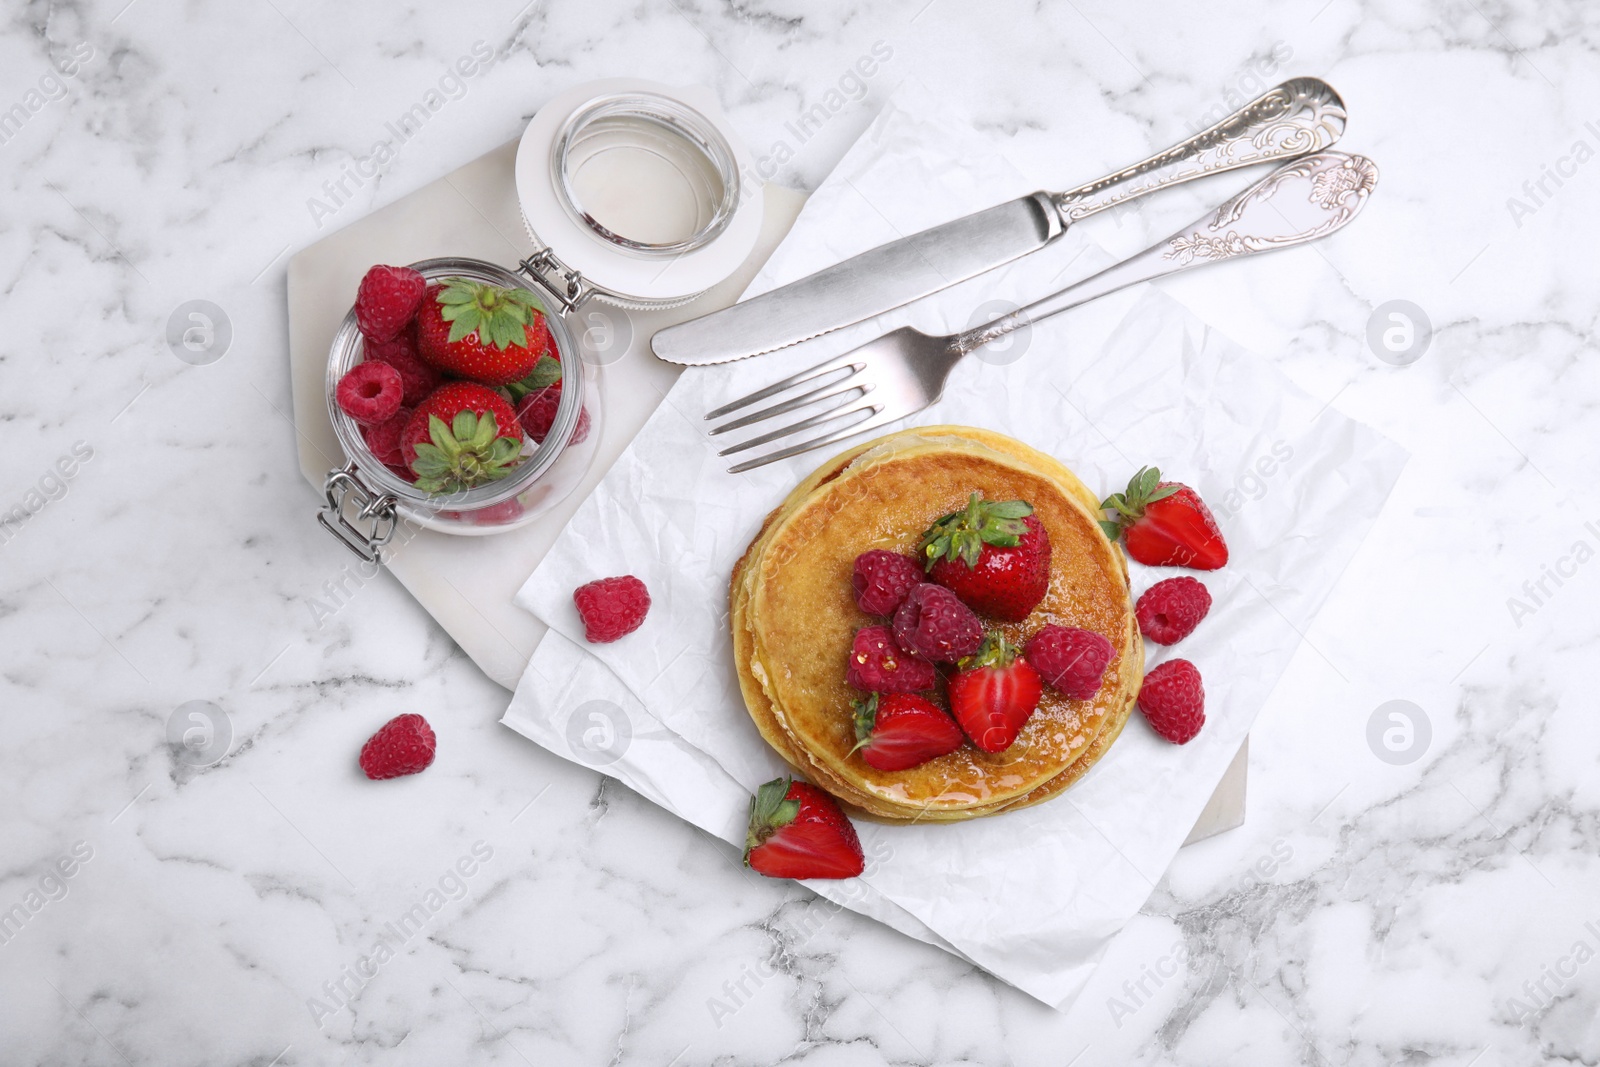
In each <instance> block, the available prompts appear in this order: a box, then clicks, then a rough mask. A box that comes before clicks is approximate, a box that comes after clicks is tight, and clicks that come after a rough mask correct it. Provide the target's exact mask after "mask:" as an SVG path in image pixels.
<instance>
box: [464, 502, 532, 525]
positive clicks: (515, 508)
mask: <svg viewBox="0 0 1600 1067" xmlns="http://www.w3.org/2000/svg"><path fill="white" fill-rule="evenodd" d="M527 510H528V509H527V508H525V507H523V506H522V501H520V500H518V499H517V498H516V497H512V498H511V499H510V500H502V501H500V503H498V504H492V505H490V506H489V507H486V508H479V509H478V510H477V511H472V512H468V513H467V518H468V519H469V520H470V521H471V522H472V524H473V525H474V526H505V525H506V524H508V523H513V522H516V521H517V520H518V519H520V518H522V516H523V515H524V514H525V513H526V512H527Z"/></svg>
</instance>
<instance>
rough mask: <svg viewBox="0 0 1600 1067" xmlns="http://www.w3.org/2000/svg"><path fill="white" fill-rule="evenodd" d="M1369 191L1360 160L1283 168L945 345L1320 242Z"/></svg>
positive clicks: (1372, 177) (1318, 158)
mask: <svg viewBox="0 0 1600 1067" xmlns="http://www.w3.org/2000/svg"><path fill="white" fill-rule="evenodd" d="M1377 184H1378V168H1377V167H1376V166H1375V165H1374V164H1373V162H1372V160H1370V159H1368V158H1367V157H1365V156H1350V155H1345V154H1344V153H1343V152H1319V153H1317V154H1316V155H1313V156H1307V157H1305V158H1304V159H1297V160H1295V161H1294V162H1292V163H1285V164H1284V165H1283V166H1281V167H1279V168H1278V169H1277V170H1275V171H1273V172H1272V173H1271V174H1268V175H1267V176H1266V177H1265V178H1263V179H1261V180H1260V181H1259V182H1257V183H1256V184H1254V185H1252V186H1251V187H1250V188H1248V189H1246V190H1245V191H1244V192H1242V193H1240V194H1239V195H1238V196H1235V197H1234V198H1233V199H1231V200H1229V201H1228V202H1227V203H1225V204H1223V205H1222V206H1221V207H1219V208H1217V209H1216V210H1215V211H1211V212H1208V213H1207V214H1206V215H1205V217H1203V218H1201V219H1199V220H1198V221H1196V222H1195V223H1193V224H1192V225H1189V226H1185V227H1184V228H1183V229H1181V230H1179V231H1178V232H1177V233H1175V234H1173V235H1172V236H1171V237H1169V238H1167V239H1166V240H1165V241H1158V242H1156V243H1155V244H1153V245H1151V246H1150V247H1149V248H1147V249H1145V250H1144V251H1143V252H1140V253H1138V254H1137V255H1133V256H1129V257H1128V258H1127V259H1125V260H1123V261H1122V262H1121V263H1117V264H1115V265H1113V266H1110V267H1107V268H1106V269H1105V270H1103V271H1101V272H1100V273H1099V274H1095V275H1091V276H1090V277H1088V278H1085V279H1084V280H1083V281H1081V282H1078V283H1077V284H1075V285H1070V286H1068V287H1067V288H1065V289H1063V290H1061V291H1060V292H1058V293H1053V294H1051V295H1050V296H1047V297H1045V298H1044V299H1043V300H1038V301H1035V302H1034V303H1032V304H1029V305H1028V306H1027V307H1025V308H1022V309H1020V310H1018V311H1013V312H1012V313H1011V314H1009V315H1004V316H1001V317H1000V318H998V319H995V320H994V321H993V322H988V323H985V324H984V325H982V326H979V327H977V328H976V329H973V330H968V331H967V332H966V333H963V334H959V335H958V336H956V337H954V338H952V339H951V342H950V345H951V347H952V348H953V349H956V350H958V351H960V352H971V351H972V350H973V349H975V348H980V347H982V346H983V345H986V344H988V343H989V342H991V341H994V340H996V339H998V338H1000V337H1003V336H1005V335H1006V334H1008V333H1010V332H1011V331H1013V330H1017V329H1021V328H1022V327H1023V326H1026V325H1028V324H1030V323H1034V322H1038V321H1039V320H1040V319H1044V318H1048V317H1049V316H1051V315H1059V314H1060V313H1061V312H1063V311H1067V310H1069V309H1071V308H1075V307H1078V306H1079V305H1081V304H1087V303H1088V302H1089V301H1091V300H1094V299H1097V298H1099V297H1102V296H1105V295H1106V294H1107V293H1114V292H1116V291H1117V290H1118V289H1125V288H1127V287H1128V286H1130V285H1134V284H1137V283H1139V282H1147V281H1150V280H1152V279H1154V278H1160V277H1163V276H1164V275H1168V274H1175V273H1177V272H1178V271H1181V270H1189V269H1192V268H1194V267H1200V266H1204V265H1205V264H1207V263H1216V262H1219V261H1221V260H1224V259H1233V258H1235V257H1238V256H1248V255H1252V254H1254V253H1257V252H1270V251H1272V250H1273V249H1275V248H1291V247H1293V246H1295V245H1300V244H1305V243H1306V242H1307V241H1315V240H1316V239H1317V238H1319V237H1326V236H1327V235H1328V234H1330V233H1333V232H1334V231H1335V230H1338V229H1341V228H1342V227H1344V226H1345V224H1347V223H1348V222H1349V221H1350V220H1351V219H1353V218H1355V217H1356V214H1357V213H1358V212H1360V210H1361V209H1362V207H1363V206H1365V205H1366V202H1367V198H1368V197H1370V196H1371V195H1372V190H1373V189H1374V188H1375V187H1376V186H1377Z"/></svg>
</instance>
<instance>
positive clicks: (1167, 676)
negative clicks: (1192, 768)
mask: <svg viewBox="0 0 1600 1067" xmlns="http://www.w3.org/2000/svg"><path fill="white" fill-rule="evenodd" d="M1139 710H1140V711H1142V712H1144V717H1145V718H1146V719H1149V720H1150V726H1151V728H1152V729H1154V730H1155V732H1156V733H1158V734H1160V735H1161V736H1162V737H1164V738H1166V739H1167V740H1168V741H1171V742H1172V743H1173V744H1175V745H1183V744H1187V743H1188V742H1189V741H1191V740H1193V739H1194V735H1195V734H1197V733H1199V732H1200V727H1202V726H1204V725H1205V724H1206V688H1205V686H1204V685H1202V684H1200V671H1199V669H1198V668H1196V667H1195V665H1194V664H1193V663H1190V662H1189V661H1188V660H1186V659H1169V660H1167V662H1165V663H1163V664H1161V665H1160V666H1159V667H1157V668H1156V669H1155V670H1153V671H1151V672H1150V673H1149V674H1147V675H1145V676H1144V685H1143V686H1142V687H1140V689H1139Z"/></svg>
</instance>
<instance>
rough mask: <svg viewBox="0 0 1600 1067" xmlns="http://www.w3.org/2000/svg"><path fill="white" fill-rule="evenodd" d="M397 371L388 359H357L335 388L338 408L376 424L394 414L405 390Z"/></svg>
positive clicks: (398, 407)
mask: <svg viewBox="0 0 1600 1067" xmlns="http://www.w3.org/2000/svg"><path fill="white" fill-rule="evenodd" d="M404 391H405V390H404V388H403V387H402V386H401V383H400V373H399V372H398V371H396V370H395V369H394V368H393V367H391V366H389V365H388V364H387V363H370V362H369V363H357V364H356V365H355V366H354V367H351V368H350V371H349V373H347V374H346V375H345V376H344V377H343V378H340V379H339V385H338V387H337V388H335V389H334V393H333V395H334V399H336V400H337V401H338V402H339V410H340V411H343V412H344V413H345V414H346V415H349V416H350V417H351V418H352V419H355V420H356V421H357V422H364V423H366V424H367V425H369V426H371V425H375V424H377V423H380V422H383V421H384V420H386V419H390V418H393V417H394V413H395V412H397V411H399V410H400V399H401V397H402V395H403V394H404Z"/></svg>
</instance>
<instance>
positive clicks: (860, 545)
mask: <svg viewBox="0 0 1600 1067" xmlns="http://www.w3.org/2000/svg"><path fill="white" fill-rule="evenodd" d="M972 492H979V493H982V494H983V496H984V497H985V498H986V499H990V500H1012V499H1021V500H1026V501H1028V502H1029V503H1030V504H1032V505H1033V507H1034V514H1035V515H1037V516H1038V518H1039V520H1040V522H1041V523H1042V524H1043V526H1044V528H1045V530H1046V532H1047V533H1048V534H1049V536H1050V541H1051V547H1052V551H1051V578H1050V587H1049V591H1048V592H1047V593H1046V595H1045V598H1044V600H1043V601H1042V602H1041V603H1040V604H1039V606H1038V607H1037V608H1035V609H1034V611H1033V613H1032V614H1031V615H1030V616H1029V617H1028V618H1027V619H1026V620H1024V621H1023V622H1021V623H1003V624H997V623H996V622H995V621H994V620H985V622H986V623H987V624H988V625H989V626H990V627H991V628H993V629H996V630H998V631H999V632H1001V633H1003V634H1004V635H1005V636H1006V638H1007V639H1008V640H1010V641H1012V642H1014V643H1016V644H1017V645H1019V646H1020V645H1022V644H1023V643H1025V642H1026V641H1027V639H1028V638H1029V637H1031V636H1032V635H1033V634H1035V633H1037V632H1038V630H1039V629H1040V627H1042V626H1044V625H1046V624H1047V623H1056V624H1059V625H1062V626H1076V627H1081V628H1083V629H1087V630H1093V631H1094V632H1096V633H1099V634H1102V635H1104V636H1105V637H1106V638H1107V639H1108V640H1110V641H1111V643H1112V645H1113V646H1114V647H1115V648H1116V649H1117V658H1116V659H1115V660H1114V661H1113V662H1112V664H1111V666H1110V667H1109V668H1108V670H1107V672H1106V677H1105V679H1104V682H1103V683H1102V685H1101V688H1100V692H1099V693H1098V694H1097V695H1096V697H1095V698H1094V699H1093V700H1068V699H1065V698H1063V697H1061V696H1060V695H1059V694H1057V693H1056V692H1054V690H1052V689H1050V688H1049V687H1048V686H1047V687H1046V688H1045V693H1044V697H1043V699H1042V700H1041V701H1040V705H1039V710H1038V711H1037V712H1036V713H1035V714H1034V716H1033V717H1032V718H1031V719H1030V720H1029V721H1028V723H1027V725H1026V726H1025V727H1024V728H1023V731H1022V733H1021V735H1020V736H1019V738H1018V739H1017V742H1016V744H1014V745H1012V746H1011V748H1010V749H1008V750H1007V751H1005V752H1002V753H998V754H993V755H991V754H988V753H984V752H981V751H979V750H978V749H976V748H974V747H973V746H970V745H967V746H963V747H962V748H961V749H958V750H957V751H956V752H953V753H950V754H949V755H947V756H942V757H939V758H938V759H935V760H932V761H930V762H928V763H925V764H923V765H921V766H920V767H914V768H911V769H910V770H906V771H896V772H884V771H877V770H875V769H873V768H872V767H869V766H868V765H867V764H866V763H865V762H863V761H862V760H861V758H860V757H859V756H851V755H850V754H849V753H850V750H851V748H852V747H853V746H854V744H855V732H854V724H853V721H852V718H851V705H852V704H853V702H854V701H855V700H856V699H858V698H859V697H860V696H861V694H860V693H858V692H857V691H856V690H854V689H853V688H851V687H850V686H849V685H848V684H847V683H846V682H845V660H846V656H847V654H848V650H849V648H850V643H851V639H852V638H853V636H854V634H855V631H856V630H858V629H860V628H861V627H862V626H866V625H870V624H872V623H875V622H879V621H881V620H879V619H876V618H873V617H871V616H867V615H865V614H863V613H862V612H861V611H860V609H859V608H857V607H856V604H855V597H854V593H853V590H852V587H851V582H850V577H851V570H852V567H853V565H854V562H855V558H856V556H857V555H859V554H860V553H862V552H865V551H867V550H869V549H873V548H886V549H890V550H894V551H900V552H907V553H913V552H914V551H915V549H916V545H917V542H918V541H919V539H920V538H921V536H922V533H923V531H924V530H926V529H927V528H928V527H929V526H930V525H931V524H932V523H933V522H934V521H936V520H937V519H939V518H940V517H942V516H944V515H947V514H949V513H951V512H953V511H958V510H960V509H961V508H962V507H964V506H965V504H966V501H967V498H968V495H969V494H970V493H972ZM754 562H755V566H756V567H757V568H758V569H757V570H756V572H755V573H754V574H753V575H752V576H751V577H752V579H753V581H752V584H751V599H750V613H749V618H750V625H751V629H752V631H753V636H754V638H755V644H756V648H757V654H758V655H759V657H760V660H761V664H762V673H763V674H764V675H765V677H764V678H763V679H762V684H763V686H764V687H765V688H766V690H767V692H768V694H769V696H770V697H771V698H772V701H773V703H774V704H775V705H777V707H778V708H780V709H781V716H782V719H783V724H784V728H785V730H786V732H788V733H789V734H790V735H791V737H792V738H793V739H794V740H795V742H796V743H797V744H799V745H801V746H802V747H804V748H805V749H806V750H807V751H808V752H810V753H811V754H812V755H813V756H815V757H816V758H818V759H820V760H821V761H823V762H824V763H826V764H827V765H828V766H829V768H830V769H832V770H833V771H834V772H835V773H837V774H838V775H839V776H840V777H842V778H844V779H846V780H848V781H850V782H852V783H853V784H855V785H856V786H857V787H859V788H861V789H863V790H864V791H866V792H868V793H870V794H872V795H875V796H879V797H882V798H884V799H885V800H888V801H892V802H896V803H905V804H913V805H928V806H931V807H935V808H961V807H969V806H973V805H977V804H983V803H992V802H994V801H997V800H1002V799H1004V798H1006V797H1011V796H1020V795H1022V794H1024V793H1026V792H1028V791H1029V790H1030V789H1033V788H1034V787H1035V786H1037V785H1039V784H1040V783H1042V782H1044V781H1046V780H1048V779H1049V778H1051V777H1053V776H1054V775H1056V774H1058V773H1060V772H1061V771H1062V770H1063V769H1065V768H1066V767H1067V766H1068V765H1069V764H1071V763H1072V762H1073V761H1074V760H1076V759H1077V758H1078V757H1079V756H1081V755H1082V754H1083V753H1084V751H1085V749H1087V748H1088V746H1089V745H1090V743H1091V742H1092V741H1093V740H1094V739H1095V737H1096V736H1097V735H1098V734H1099V732H1100V730H1101V729H1102V727H1103V726H1104V725H1105V723H1106V720H1107V717H1108V716H1110V715H1112V714H1114V713H1116V712H1119V711H1121V710H1122V709H1123V708H1124V707H1125V705H1126V702H1127V695H1128V694H1127V690H1128V688H1129V686H1130V684H1131V685H1136V684H1137V678H1136V675H1137V673H1138V661H1139V659H1140V657H1139V656H1138V655H1137V653H1136V650H1135V654H1133V655H1130V648H1131V643H1132V642H1133V641H1136V640H1137V637H1136V635H1135V634H1134V632H1133V630H1132V627H1131V626H1130V619H1131V616H1132V604H1131V601H1130V597H1129V594H1128V587H1127V580H1126V577H1125V574H1124V571H1123V569H1122V566H1121V563H1120V560H1119V559H1118V557H1117V555H1116V552H1115V550H1114V549H1113V548H1112V546H1111V545H1110V543H1109V542H1108V541H1107V540H1106V538H1105V536H1104V534H1102V533H1101V532H1100V530H1099V528H1098V526H1097V525H1096V523H1095V519H1094V517H1093V516H1092V515H1091V514H1090V513H1089V512H1088V510H1087V508H1085V507H1084V505H1083V504H1082V503H1081V502H1079V501H1078V500H1076V499H1074V497H1073V495H1072V493H1071V492H1069V491H1068V489H1066V488H1065V487H1063V485H1062V484H1061V483H1060V482H1059V481H1058V480H1056V479H1053V478H1051V477H1049V476H1047V475H1046V474H1045V473H1043V472H1042V471H1040V470H1039V469H1037V468H1035V467H1033V466H1031V465H1029V464H1028V463H1026V462H1024V461H1022V460H1020V459H1018V458H1016V457H1014V456H1008V455H1003V454H1001V453H1000V452H997V451H995V450H994V449H991V448H988V447H986V446H984V445H982V444H978V443H976V442H974V441H970V440H967V441H957V440H954V439H949V440H945V439H937V438H911V439H908V440H905V441H902V442H900V443H897V444H896V445H894V446H892V447H886V448H883V449H877V450H872V451H869V452H867V453H864V454H863V455H861V456H860V458H858V459H857V460H856V462H855V463H854V464H853V465H851V466H850V468H849V469H847V470H845V471H843V472H841V473H839V474H838V476H837V477H834V478H832V479H831V480H829V481H826V482H825V483H823V484H821V485H820V486H819V487H818V488H816V489H815V490H814V491H813V492H812V493H811V494H810V496H809V497H807V498H806V499H805V500H804V501H803V502H800V503H799V504H798V505H797V506H796V507H794V508H792V509H791V510H790V511H789V512H788V514H786V515H785V516H784V517H783V518H782V519H781V520H780V521H779V522H778V524H777V525H776V526H775V527H774V528H773V529H772V530H771V531H770V536H769V537H768V538H767V540H766V544H765V546H764V549H763V551H762V552H761V554H760V557H759V559H758V560H756V561H754ZM941 699H942V698H941Z"/></svg>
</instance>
